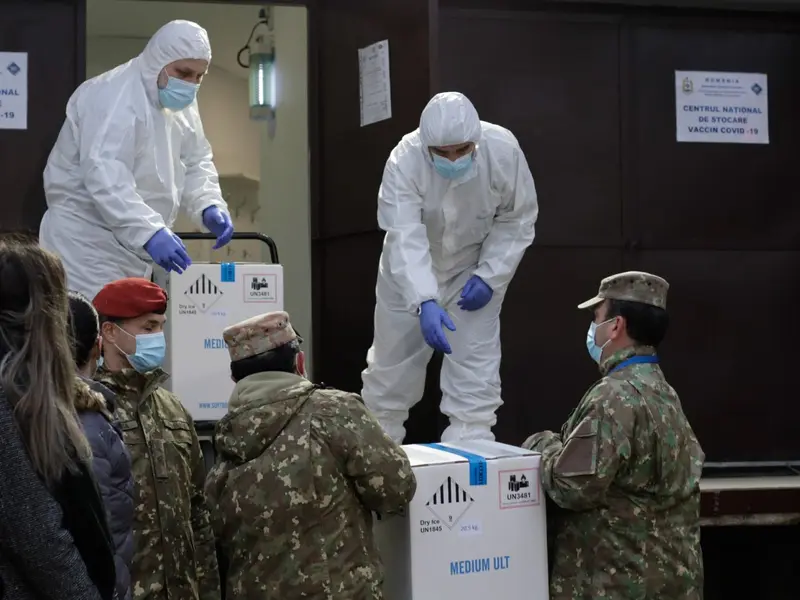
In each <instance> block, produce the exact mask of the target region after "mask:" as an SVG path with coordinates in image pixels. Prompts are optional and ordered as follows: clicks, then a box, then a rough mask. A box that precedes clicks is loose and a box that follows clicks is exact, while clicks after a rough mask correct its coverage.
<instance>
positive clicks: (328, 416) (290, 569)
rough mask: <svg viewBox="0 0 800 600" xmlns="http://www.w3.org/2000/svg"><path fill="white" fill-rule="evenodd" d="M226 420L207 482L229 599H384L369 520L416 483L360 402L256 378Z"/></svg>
mask: <svg viewBox="0 0 800 600" xmlns="http://www.w3.org/2000/svg"><path fill="white" fill-rule="evenodd" d="M229 411H230V412H229V413H228V415H226V416H225V417H224V418H223V419H222V420H220V422H219V423H218V424H217V431H216V435H215V442H216V448H217V452H218V457H219V458H218V460H217V464H216V466H215V467H214V468H213V469H212V470H211V472H210V473H209V475H208V479H207V481H206V494H207V496H208V498H209V503H210V506H211V514H212V522H213V523H214V529H215V531H216V534H217V538H218V540H219V542H220V544H221V546H222V549H223V553H224V555H225V556H226V558H227V560H228V565H229V570H228V576H227V592H226V597H227V598H228V600H245V599H248V600H249V599H250V598H276V599H280V600H293V599H294V598H305V599H308V600H379V599H380V598H382V597H383V595H382V592H381V587H382V584H383V567H382V564H381V561H380V559H379V556H378V552H377V550H376V546H375V542H374V540H373V536H372V514H371V511H375V512H377V513H380V514H393V513H398V512H400V511H402V510H403V508H404V507H405V506H406V505H407V504H408V502H409V501H410V500H411V498H412V496H413V495H414V491H415V490H416V479H415V478H414V474H413V472H412V471H411V465H410V464H409V461H408V458H407V457H406V455H405V453H404V452H403V450H402V449H401V448H400V447H399V446H398V445H396V444H395V443H394V442H393V441H392V440H391V439H389V438H388V437H387V436H386V435H385V434H384V433H383V430H382V429H381V427H380V425H378V423H377V421H375V419H374V418H373V417H372V416H371V415H370V414H369V413H368V412H367V409H366V408H365V407H364V405H363V403H362V401H361V398H360V397H359V396H357V395H354V394H348V393H345V392H340V391H338V390H333V389H322V388H319V387H317V386H314V385H313V384H312V383H310V382H309V381H307V380H306V379H303V378H301V377H299V376H297V375H291V374H289V373H276V372H272V373H258V374H255V375H251V376H249V377H246V378H245V379H243V380H241V381H240V382H239V383H238V384H237V385H236V388H235V390H234V392H233V394H232V396H231V400H230V405H229Z"/></svg>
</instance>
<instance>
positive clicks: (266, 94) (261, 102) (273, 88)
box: [236, 6, 277, 138]
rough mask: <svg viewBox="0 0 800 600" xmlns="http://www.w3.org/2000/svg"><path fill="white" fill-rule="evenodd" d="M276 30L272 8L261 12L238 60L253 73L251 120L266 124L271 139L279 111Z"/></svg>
mask: <svg viewBox="0 0 800 600" xmlns="http://www.w3.org/2000/svg"><path fill="white" fill-rule="evenodd" d="M274 29H275V20H274V17H273V7H272V6H268V7H266V8H262V9H261V10H260V11H259V13H258V22H257V23H256V24H255V26H254V27H253V30H252V31H251V32H250V37H249V39H248V40H247V44H245V46H244V48H242V49H241V50H239V54H237V56H236V60H237V61H238V63H239V66H241V67H242V68H243V69H249V70H250V77H249V87H250V118H251V119H252V120H254V121H265V122H266V123H267V132H268V134H269V136H270V138H273V137H275V127H276V122H275V111H276V108H277V85H276V83H277V82H276V77H275V35H274ZM245 51H246V52H247V54H248V56H247V62H244V61H243V60H242V55H243V54H244V53H245Z"/></svg>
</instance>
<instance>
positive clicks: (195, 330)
mask: <svg viewBox="0 0 800 600" xmlns="http://www.w3.org/2000/svg"><path fill="white" fill-rule="evenodd" d="M154 279H155V281H156V283H157V284H158V285H160V286H161V287H162V288H164V289H165V290H166V291H167V294H168V295H169V304H168V308H167V315H166V316H167V322H166V325H165V327H164V332H165V334H166V338H167V356H166V361H165V363H164V369H166V371H167V372H168V373H169V374H170V378H169V379H168V380H167V382H166V384H165V387H166V388H167V389H168V390H170V391H172V392H174V393H175V394H177V396H178V399H179V400H180V401H181V403H183V405H184V406H185V407H186V409H187V410H188V411H189V413H190V414H191V415H192V418H193V419H194V420H195V421H218V420H219V419H221V418H222V417H223V416H225V414H226V413H227V412H228V400H229V399H230V396H231V392H232V391H233V386H234V383H233V381H232V380H231V369H230V364H231V362H230V356H229V354H228V348H227V346H226V345H225V342H224V340H223V339H222V331H223V330H224V329H225V328H226V327H228V326H229V325H233V324H235V323H238V322H239V321H244V320H245V319H249V318H250V317H254V316H256V315H260V314H262V313H266V312H271V311H275V310H283V267H282V266H281V265H272V264H259V263H193V264H192V265H191V266H190V267H189V268H188V269H187V270H186V271H184V272H183V273H182V274H180V275H178V274H176V273H166V272H165V271H162V270H161V269H157V270H156V272H155V277H154Z"/></svg>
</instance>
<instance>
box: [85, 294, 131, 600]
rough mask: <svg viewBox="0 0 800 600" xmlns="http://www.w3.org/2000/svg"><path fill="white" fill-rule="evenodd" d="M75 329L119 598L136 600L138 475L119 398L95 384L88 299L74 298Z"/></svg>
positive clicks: (97, 347) (96, 351) (95, 327)
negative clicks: (120, 420) (118, 414)
mask: <svg viewBox="0 0 800 600" xmlns="http://www.w3.org/2000/svg"><path fill="white" fill-rule="evenodd" d="M69 325H70V327H69V330H70V332H71V334H72V357H73V359H74V360H75V367H76V368H77V371H78V376H77V377H76V378H75V408H76V409H77V411H78V417H80V420H81V424H82V425H83V431H84V433H85V434H86V437H87V439H88V440H89V444H90V445H91V447H92V470H93V471H94V476H95V479H96V480H97V483H98V485H99V486H100V491H101V492H102V494H103V502H104V503H105V505H106V511H107V513H108V524H109V527H110V528H111V536H112V538H113V540H114V552H115V553H114V561H115V563H116V571H117V596H118V597H119V599H120V600H130V597H131V589H130V587H131V574H130V566H131V561H132V560H133V474H132V473H131V455H130V453H129V452H128V449H127V448H126V447H125V444H124V443H123V441H122V430H121V429H119V426H118V424H117V423H115V421H114V418H113V415H114V411H115V410H116V404H117V398H116V395H115V394H114V392H112V391H111V390H110V389H108V388H107V387H106V386H104V385H103V384H102V383H100V382H98V381H92V377H93V376H94V373H95V371H97V367H98V362H99V361H100V357H101V343H102V342H101V340H102V338H101V337H100V320H99V318H98V316H97V311H96V310H95V309H94V306H92V304H91V302H89V300H87V299H86V297H85V296H83V295H82V294H79V293H78V292H70V294H69Z"/></svg>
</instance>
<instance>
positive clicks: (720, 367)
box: [622, 15, 800, 462]
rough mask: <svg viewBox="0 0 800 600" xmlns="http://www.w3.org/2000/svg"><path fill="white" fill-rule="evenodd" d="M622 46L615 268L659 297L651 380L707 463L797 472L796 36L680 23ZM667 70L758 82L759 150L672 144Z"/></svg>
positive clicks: (630, 30)
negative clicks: (778, 465) (662, 284)
mask: <svg viewBox="0 0 800 600" xmlns="http://www.w3.org/2000/svg"><path fill="white" fill-rule="evenodd" d="M622 35H623V38H622V39H623V56H622V59H623V87H622V89H623V90H624V98H623V104H624V105H626V106H627V107H628V109H629V110H628V111H627V112H626V122H627V126H628V128H627V130H626V139H625V140H624V144H625V152H624V156H625V161H626V164H627V165H629V168H628V169H627V172H626V178H625V180H626V185H627V192H628V193H627V195H626V196H625V198H626V203H625V208H626V211H625V223H624V235H625V236H626V237H627V238H629V239H631V240H632V241H634V242H636V243H638V246H639V248H640V250H639V251H638V252H633V253H632V254H630V255H629V256H628V260H627V266H630V267H632V268H637V269H643V270H648V271H653V272H655V273H658V274H660V275H663V276H664V277H666V278H667V279H668V280H669V282H670V284H671V286H672V287H671V290H670V300H669V302H670V306H669V309H670V316H671V318H672V320H673V326H672V328H671V330H670V333H669V337H668V339H667V341H666V343H665V345H664V348H663V349H662V356H663V363H664V364H663V367H664V370H665V372H666V373H667V376H668V377H669V380H670V383H672V385H673V386H675V388H676V389H677V390H678V392H679V394H680V396H681V399H682V401H683V406H684V409H685V410H686V413H687V414H688V415H689V418H690V420H691V422H692V423H693V425H694V428H695V429H696V431H697V434H698V436H699V438H700V440H701V443H702V444H703V446H704V448H705V449H706V453H707V454H708V460H710V461H715V462H716V461H772V460H791V459H797V458H798V451H797V435H798V426H797V422H798V420H800V404H798V403H797V402H795V400H794V392H793V390H794V389H795V388H796V384H795V383H794V381H795V373H794V371H795V369H796V363H797V361H798V359H800V348H798V346H797V345H796V344H795V340H796V339H797V334H798V332H800V325H798V324H797V323H796V322H795V319H794V316H793V312H794V303H795V298H797V297H798V294H800V275H799V274H800V252H799V251H800V202H798V192H797V185H796V183H795V181H796V178H797V177H796V174H797V165H796V163H797V157H798V155H799V154H800V141H798V140H800V118H798V113H797V107H798V106H800V78H798V75H797V74H798V72H800V30H799V29H798V28H797V24H796V23H795V24H792V22H791V20H790V19H782V20H778V19H776V18H774V17H773V18H759V17H756V16H753V15H742V16H740V17H737V18H734V17H733V16H727V17H717V18H714V19H708V18H704V19H701V18H697V17H691V16H685V17H681V18H669V17H660V18H659V19H658V20H656V19H653V18H648V19H645V18H635V19H629V20H627V21H626V22H625V24H624V27H623V29H622ZM676 69H678V70H693V71H732V72H752V73H766V74H767V77H768V94H769V125H770V131H769V137H770V143H769V145H757V144H752V145H751V144H698V143H677V142H676V140H675V137H676V135H675V92H674V83H673V82H674V71H675V70H676Z"/></svg>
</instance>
